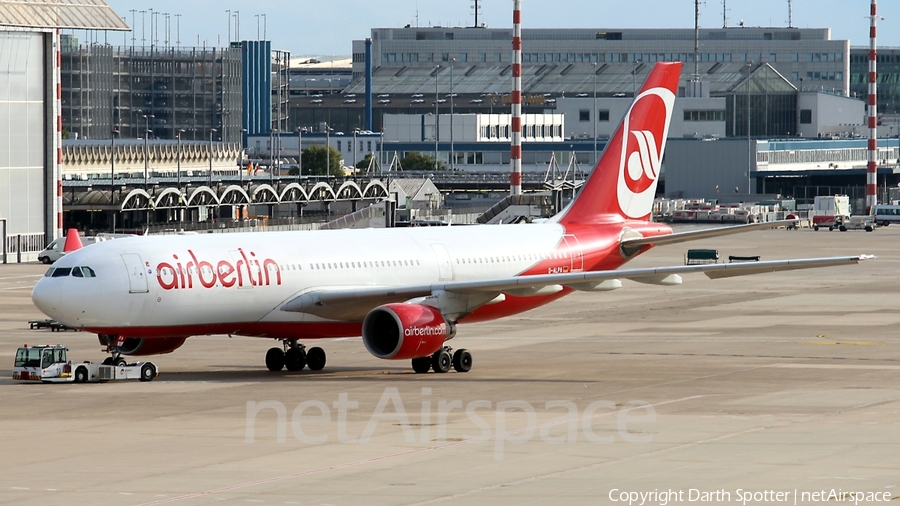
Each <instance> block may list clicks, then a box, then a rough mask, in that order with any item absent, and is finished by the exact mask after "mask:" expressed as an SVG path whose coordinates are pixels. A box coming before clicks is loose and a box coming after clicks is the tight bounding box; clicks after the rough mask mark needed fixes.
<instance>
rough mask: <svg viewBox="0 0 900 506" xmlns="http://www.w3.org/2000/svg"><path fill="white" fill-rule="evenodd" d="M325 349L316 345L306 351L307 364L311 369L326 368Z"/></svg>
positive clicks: (319, 369)
mask: <svg viewBox="0 0 900 506" xmlns="http://www.w3.org/2000/svg"><path fill="white" fill-rule="evenodd" d="M325 359H326V357H325V350H323V349H322V348H319V347H318V346H315V347H313V348H310V349H309V351H308V352H306V364H307V365H308V366H309V369H310V370H311V371H321V370H322V369H324V368H325Z"/></svg>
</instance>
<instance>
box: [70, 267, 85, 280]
mask: <svg viewBox="0 0 900 506" xmlns="http://www.w3.org/2000/svg"><path fill="white" fill-rule="evenodd" d="M72 277H75V278H83V277H84V275H83V274H81V267H72Z"/></svg>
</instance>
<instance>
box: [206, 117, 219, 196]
mask: <svg viewBox="0 0 900 506" xmlns="http://www.w3.org/2000/svg"><path fill="white" fill-rule="evenodd" d="M216 132H218V130H216V129H215V128H210V129H209V172H208V173H207V174H206V185H207V186H208V187H210V188H212V172H213V134H214V133H216Z"/></svg>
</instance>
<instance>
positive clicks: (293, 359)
mask: <svg viewBox="0 0 900 506" xmlns="http://www.w3.org/2000/svg"><path fill="white" fill-rule="evenodd" d="M283 346H284V350H282V349H281V348H270V349H269V351H268V352H266V368H268V369H269V370H270V371H272V372H278V371H280V370H282V369H284V368H287V370H288V371H292V372H295V371H302V370H303V369H304V368H305V367H307V366H309V369H310V370H311V371H321V370H322V369H323V368H324V367H325V361H326V356H325V350H323V349H322V348H319V347H318V346H315V347H312V348H310V349H309V350H307V349H306V346H303V345H302V344H300V343H298V342H297V340H296V339H285V340H284V341H283Z"/></svg>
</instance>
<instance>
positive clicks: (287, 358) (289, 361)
mask: <svg viewBox="0 0 900 506" xmlns="http://www.w3.org/2000/svg"><path fill="white" fill-rule="evenodd" d="M273 349H275V348H273ZM268 360H269V358H268V356H266V366H268V365H269V364H268ZM284 365H285V366H286V367H287V370H288V371H302V370H303V368H304V367H306V352H305V351H304V350H303V348H288V350H287V351H286V352H284Z"/></svg>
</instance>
